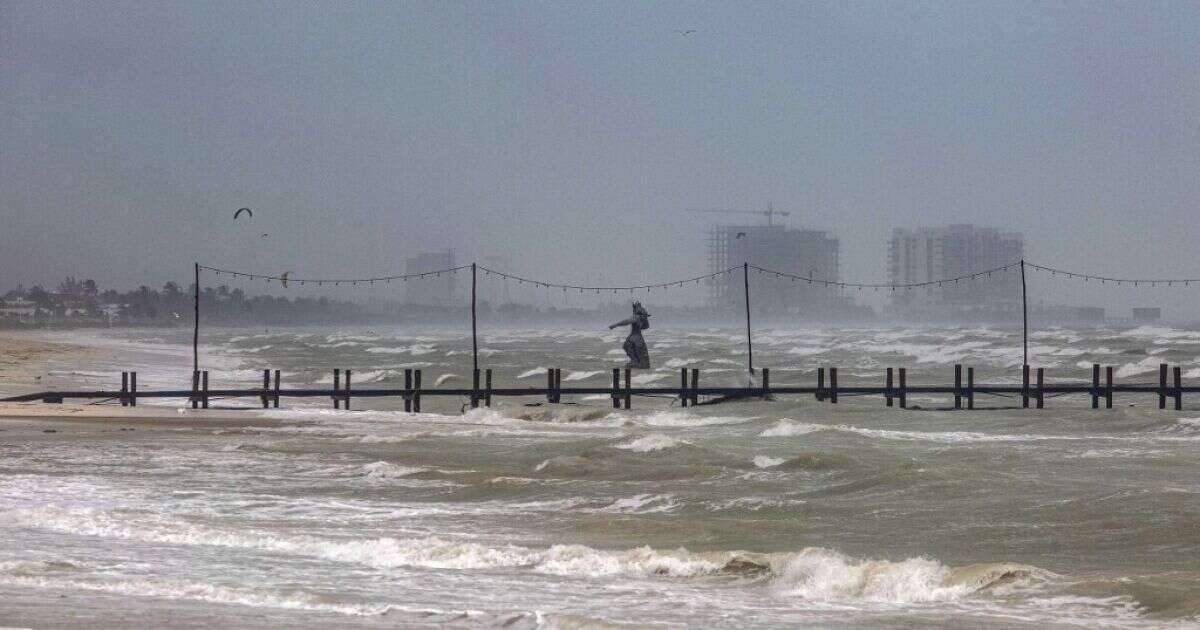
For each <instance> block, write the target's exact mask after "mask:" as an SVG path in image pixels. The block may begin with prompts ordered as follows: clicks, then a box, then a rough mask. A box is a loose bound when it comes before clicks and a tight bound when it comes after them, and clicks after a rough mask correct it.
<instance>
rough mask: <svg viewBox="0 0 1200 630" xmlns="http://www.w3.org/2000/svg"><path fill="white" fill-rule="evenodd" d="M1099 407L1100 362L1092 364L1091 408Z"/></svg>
mask: <svg viewBox="0 0 1200 630" xmlns="http://www.w3.org/2000/svg"><path fill="white" fill-rule="evenodd" d="M1099 408H1100V364H1099V363H1093V364H1092V409H1099Z"/></svg>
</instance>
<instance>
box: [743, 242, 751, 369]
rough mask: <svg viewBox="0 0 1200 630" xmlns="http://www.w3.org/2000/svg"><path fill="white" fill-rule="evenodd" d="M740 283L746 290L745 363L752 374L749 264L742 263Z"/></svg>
mask: <svg viewBox="0 0 1200 630" xmlns="http://www.w3.org/2000/svg"><path fill="white" fill-rule="evenodd" d="M742 283H743V285H744V286H745V288H746V363H747V365H748V367H749V368H750V373H751V374H754V342H753V341H751V339H750V263H748V262H743V263H742Z"/></svg>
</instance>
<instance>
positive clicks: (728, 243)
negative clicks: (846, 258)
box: [708, 225, 846, 317]
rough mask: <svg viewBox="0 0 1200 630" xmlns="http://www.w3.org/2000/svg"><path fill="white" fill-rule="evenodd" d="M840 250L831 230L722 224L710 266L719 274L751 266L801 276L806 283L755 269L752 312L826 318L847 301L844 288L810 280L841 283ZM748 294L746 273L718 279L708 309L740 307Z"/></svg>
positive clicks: (713, 233) (713, 236)
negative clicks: (727, 270)
mask: <svg viewBox="0 0 1200 630" xmlns="http://www.w3.org/2000/svg"><path fill="white" fill-rule="evenodd" d="M838 249H839V244H838V239H837V238H836V237H834V236H831V235H830V234H829V233H828V232H822V231H818V230H802V229H794V228H789V227H786V226H782V225H719V226H716V227H713V228H712V229H710V230H709V232H708V267H709V270H710V271H711V272H712V273H716V272H719V271H721V270H723V269H727V268H729V267H736V266H740V265H741V264H742V263H744V262H748V263H750V264H751V265H757V266H759V267H763V268H766V269H773V270H776V271H781V272H785V273H789V274H793V275H796V276H800V277H801V278H803V279H801V280H793V279H790V278H786V277H784V278H778V277H775V276H774V275H771V274H759V273H757V272H754V271H751V274H750V275H751V277H750V289H751V291H752V292H753V299H752V300H751V304H752V306H753V311H754V312H755V313H756V314H762V315H773V316H782V315H800V316H808V317H821V316H826V315H831V314H833V313H835V312H837V311H838V310H840V308H841V307H842V306H844V305H845V303H846V300H845V298H844V296H843V293H842V291H841V290H840V289H838V288H836V287H826V286H825V285H824V284H822V283H819V282H814V283H811V284H810V283H808V282H807V281H806V280H807V279H812V280H822V281H829V282H837V281H838V279H839V269H838ZM743 291H744V287H743V279H742V274H741V273H734V274H724V275H720V276H717V277H715V278H712V279H711V280H710V281H709V284H708V305H709V307H710V308H714V309H727V308H731V307H739V308H740V307H741V305H742V304H743V299H744V298H743Z"/></svg>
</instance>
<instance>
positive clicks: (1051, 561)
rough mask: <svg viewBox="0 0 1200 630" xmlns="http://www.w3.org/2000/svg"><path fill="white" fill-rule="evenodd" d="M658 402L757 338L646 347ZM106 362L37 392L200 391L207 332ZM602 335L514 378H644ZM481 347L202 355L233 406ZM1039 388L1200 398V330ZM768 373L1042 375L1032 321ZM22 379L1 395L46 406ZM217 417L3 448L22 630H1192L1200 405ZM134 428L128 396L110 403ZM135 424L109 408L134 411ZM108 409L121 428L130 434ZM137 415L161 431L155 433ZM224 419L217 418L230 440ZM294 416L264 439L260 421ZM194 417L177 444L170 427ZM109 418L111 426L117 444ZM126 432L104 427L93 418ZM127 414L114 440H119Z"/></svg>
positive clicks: (432, 407) (297, 335) (343, 332)
mask: <svg viewBox="0 0 1200 630" xmlns="http://www.w3.org/2000/svg"><path fill="white" fill-rule="evenodd" d="M646 337H647V341H648V344H649V350H650V357H651V361H652V365H653V366H654V367H653V368H652V369H651V370H641V371H637V372H636V373H635V376H634V380H633V382H634V383H635V384H654V385H675V384H677V383H678V381H679V370H680V368H681V367H694V368H698V369H700V370H701V383H702V384H704V385H740V384H744V383H745V381H746V378H747V376H746V370H745V367H746V347H745V339H744V337H743V336H742V335H741V333H739V331H737V330H735V329H723V328H699V327H698V328H691V329H685V328H675V329H671V328H666V329H658V328H656V329H654V330H651V331H647V334H646ZM47 338H49V339H53V340H55V341H61V342H65V343H71V344H76V345H79V346H82V347H85V348H91V349H92V350H93V351H92V352H91V353H90V354H86V355H82V356H79V357H70V358H65V357H64V358H61V359H57V360H56V361H52V362H50V363H48V364H46V365H45V366H44V368H45V369H44V373H42V374H39V375H38V379H39V380H38V387H40V388H43V389H53V388H58V389H66V388H72V387H83V388H111V387H113V386H115V385H116V384H117V383H119V382H120V372H121V371H122V370H137V371H138V372H139V388H141V389H154V388H173V389H178V388H186V387H187V383H188V379H189V374H190V369H191V367H190V354H189V353H190V348H189V346H188V343H189V342H190V335H189V334H188V333H187V332H185V331H183V330H165V331H164V330H152V331H146V330H142V331H123V332H118V331H101V332H61V333H52V334H48V335H47ZM621 341H622V335H621V334H619V331H618V332H610V331H607V330H603V329H600V330H591V329H576V330H567V331H563V330H550V329H511V330H488V331H483V332H482V333H481V336H480V362H481V366H482V367H487V368H491V369H492V370H494V374H495V379H496V382H495V384H496V386H498V387H499V386H504V387H521V386H526V385H527V386H542V385H543V384H544V383H545V380H546V377H545V370H546V368H548V367H556V368H561V369H562V370H563V372H562V374H563V376H562V380H563V384H564V385H568V384H579V385H595V386H604V385H607V384H608V383H609V381H610V379H611V372H610V370H611V368H612V367H615V366H618V365H621V364H622V363H623V362H624V361H625V357H624V354H623V352H622V351H621V349H620V346H621ZM470 348H471V340H470V338H469V337H464V336H463V335H462V333H461V331H444V332H437V331H429V330H423V329H422V330H417V329H405V328H386V327H376V328H369V327H362V328H351V329H345V328H339V329H334V328H289V329H280V330H264V329H261V328H259V329H253V330H247V329H237V330H232V329H223V330H222V329H218V330H215V331H207V332H206V333H205V337H204V340H203V350H202V353H201V357H200V359H201V362H202V364H203V367H205V368H206V369H209V370H210V371H211V377H212V384H211V386H212V387H214V388H218V387H257V386H259V385H260V384H261V375H262V369H264V368H270V369H279V370H281V371H282V380H283V384H284V387H297V386H301V385H306V384H308V385H325V386H328V385H330V384H331V383H332V371H333V369H334V368H342V369H347V368H348V369H352V370H353V373H354V384H355V387H388V386H400V385H402V383H403V371H404V369H405V368H421V369H422V370H423V371H424V378H425V385H426V386H427V387H428V386H430V385H432V384H434V383H435V382H440V383H441V385H442V386H443V387H464V386H468V384H469V376H468V375H469V370H470V366H471V355H470ZM1029 351H1030V362H1031V363H1032V364H1033V365H1034V366H1038V367H1045V368H1046V369H1047V378H1048V380H1051V381H1055V382H1068V381H1074V382H1089V381H1090V375H1091V364H1092V363H1100V364H1103V365H1112V366H1114V371H1115V377H1116V378H1117V379H1118V380H1119V381H1120V382H1147V383H1150V382H1156V380H1157V370H1158V365H1159V364H1160V363H1170V364H1172V365H1181V366H1182V367H1183V378H1184V379H1185V380H1190V379H1200V330H1186V329H1176V328H1169V327H1150V326H1143V327H1135V328H1129V327H1123V328H1089V329H1067V328H1058V329H1049V330H1043V331H1039V332H1037V333H1035V334H1033V335H1032V336H1031V339H1030V348H1029ZM754 359H755V363H756V365H758V366H765V367H770V368H771V381H772V384H777V385H784V384H812V383H814V382H815V380H816V369H817V368H818V367H821V366H837V367H838V368H839V373H840V378H841V382H842V383H843V384H847V385H853V384H867V383H869V384H880V383H882V382H883V379H884V374H885V369H886V368H887V367H889V366H894V367H906V368H908V382H909V383H910V384H913V385H917V384H943V385H944V384H947V383H950V382H951V381H952V378H953V372H952V365H953V364H955V363H962V364H964V365H970V366H974V367H975V368H976V373H975V374H976V376H975V378H976V382H978V383H1014V382H1018V381H1019V377H1020V373H1019V366H1020V364H1021V336H1020V331H1019V330H1012V329H1006V328H996V327H955V328H928V327H878V328H851V329H847V328H771V329H766V330H757V331H756V332H755V338H754ZM31 387H32V385H31V384H30V383H14V382H10V383H0V391H3V392H16V391H29V390H30V388H31ZM423 402H424V405H423V406H424V409H423V412H422V413H420V414H409V413H405V412H404V411H403V407H402V402H401V401H400V400H396V399H366V398H358V399H354V400H353V401H352V410H350V411H344V410H334V409H333V408H332V404H331V402H330V401H329V400H328V399H303V400H298V399H287V398H285V399H284V401H283V402H282V404H281V408H280V409H270V410H263V409H261V408H258V409H255V407H258V406H259V403H258V401H257V400H255V399H240V400H218V401H214V407H216V406H220V407H242V408H244V410H242V411H237V412H236V414H233V415H236V416H238V417H243V418H247V419H255V420H264V422H252V423H244V424H239V423H237V422H229V423H225V424H221V425H213V426H205V425H204V424H203V423H198V422H192V420H193V419H197V418H201V417H202V416H203V412H202V411H193V410H191V409H190V408H187V409H185V408H184V406H185V403H184V401H181V400H163V401H161V402H158V403H155V402H153V401H143V402H142V403H141V404H140V405H139V409H141V408H142V407H148V408H150V409H151V410H152V411H154V412H156V413H159V414H160V416H161V417H162V418H164V419H165V420H164V421H163V422H162V423H159V424H158V425H156V426H150V425H148V426H142V427H134V428H136V429H137V430H133V429H134V428H131V429H130V430H124V429H122V430H116V429H115V428H113V429H112V430H107V429H104V430H100V429H95V428H93V429H91V430H88V431H83V430H81V429H76V428H73V425H71V426H68V425H64V426H63V427H60V429H59V430H58V432H55V433H43V432H42V431H34V432H33V433H31V434H30V436H27V437H20V439H18V437H19V436H18V435H17V431H16V430H15V429H12V428H8V429H6V430H5V432H0V618H2V619H3V621H4V622H5V624H4V625H17V626H31V627H60V626H71V625H78V624H80V623H83V622H84V621H85V620H86V621H87V622H88V623H89V625H92V626H100V627H131V626H146V625H168V624H171V625H177V626H179V625H183V626H210V627H211V626H229V625H237V626H242V627H279V626H288V627H425V626H429V627H435V626H436V627H447V626H449V627H506V628H533V627H549V628H555V627H571V628H576V627H623V626H626V625H628V626H633V627H681V626H689V627H738V628H752V627H779V626H815V627H828V626H831V625H839V626H841V625H849V626H859V627H908V628H911V627H930V626H932V627H997V628H1008V627H1038V628H1044V627H1164V626H1181V627H1182V626H1194V625H1196V624H1197V623H1200V618H1198V615H1200V553H1197V551H1198V550H1200V400H1187V399H1186V398H1185V400H1184V408H1185V411H1182V412H1176V411H1170V410H1168V411H1160V410H1159V409H1158V408H1157V400H1156V396H1154V395H1152V394H1145V395H1143V394H1122V395H1119V396H1118V397H1117V399H1116V402H1115V404H1114V408H1113V409H1111V410H1105V409H1101V410H1092V409H1090V399H1089V398H1088V397H1087V396H1073V395H1072V396H1059V397H1054V398H1047V400H1046V408H1045V409H1041V410H1038V409H1021V408H1020V401H1019V399H1014V398H1008V397H1000V396H994V397H983V396H980V397H979V398H978V399H977V406H978V407H979V409H976V410H974V411H953V410H950V409H947V406H948V405H949V403H950V401H949V400H948V399H947V398H945V397H925V396H920V395H913V396H910V397H909V405H910V407H913V408H911V409H908V410H901V409H899V408H895V407H893V408H888V407H886V406H885V405H884V401H883V400H882V398H881V397H878V396H871V397H857V398H856V397H847V396H843V397H842V398H841V400H840V401H839V403H838V404H837V405H833V404H829V403H828V402H821V401H817V400H815V399H814V398H813V397H811V396H795V397H787V396H782V397H779V398H778V399H777V400H774V401H761V400H753V401H744V402H730V403H724V404H718V405H706V406H699V407H687V408H682V407H680V406H679V404H678V400H676V399H675V398H672V397H649V396H646V397H635V398H634V400H633V408H632V409H631V410H628V411H626V410H615V409H613V408H612V405H611V403H610V400H609V399H608V398H606V397H604V396H596V397H589V396H565V397H564V398H563V401H562V403H561V404H547V403H546V402H545V400H544V398H542V399H539V398H537V397H533V396H531V397H527V398H503V399H497V400H496V401H495V404H494V406H493V407H491V408H487V409H476V410H471V409H469V408H468V409H464V407H466V403H467V401H466V400H465V399H457V398H455V399H450V398H432V397H428V398H426V399H425V400H424V401H423ZM109 405H110V406H111V405H112V403H109ZM118 409H119V407H118ZM114 413H116V412H114ZM143 413H147V412H145V411H144V410H143ZM228 415H229V414H226V417H227V416H228ZM267 420H269V421H271V422H265V421H267ZM173 421H177V422H178V423H179V426H178V427H173V426H172V424H171V423H172V422H173ZM114 422H115V421H114ZM102 426H103V425H102ZM115 426H116V424H113V425H112V427H115Z"/></svg>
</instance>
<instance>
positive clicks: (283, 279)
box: [200, 265, 471, 286]
mask: <svg viewBox="0 0 1200 630" xmlns="http://www.w3.org/2000/svg"><path fill="white" fill-rule="evenodd" d="M470 268H471V265H461V266H458V267H448V268H446V269H435V270H433V271H426V272H423V273H406V274H401V275H395V276H379V277H375V278H293V277H291V276H290V274H288V273H286V272H285V273H283V274H280V275H278V276H272V275H264V274H259V273H246V272H244V271H233V270H230V269H218V268H216V267H207V266H204V265H200V269H203V270H205V271H212V272H214V273H216V275H218V276H219V275H221V274H223V273H224V274H229V275H230V276H233V277H234V278H248V279H250V280H260V279H261V280H266V281H267V282H279V283H280V284H283V285H284V286H286V285H287V284H288V283H296V284H302V285H303V284H315V285H317V286H324V285H326V284H330V285H334V286H340V285H343V284H349V285H352V286H357V285H358V284H360V283H362V284H375V283H376V282H383V283H385V284H386V283H390V282H391V281H392V280H399V281H401V282H406V281H408V280H410V279H413V278H418V279H419V278H429V277H440V276H441V275H442V274H444V273H446V274H452V273H458V272H460V271H462V270H464V269H470Z"/></svg>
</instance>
